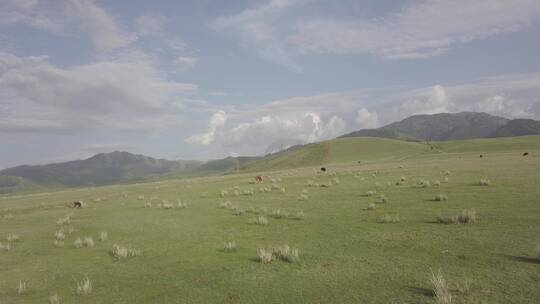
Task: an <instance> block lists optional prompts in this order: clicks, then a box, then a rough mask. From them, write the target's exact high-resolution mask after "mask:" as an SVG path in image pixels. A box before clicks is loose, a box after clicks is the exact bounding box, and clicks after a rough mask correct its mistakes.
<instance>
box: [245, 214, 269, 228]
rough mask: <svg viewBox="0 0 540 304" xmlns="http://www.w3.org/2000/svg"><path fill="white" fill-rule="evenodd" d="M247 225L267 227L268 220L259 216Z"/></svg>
mask: <svg viewBox="0 0 540 304" xmlns="http://www.w3.org/2000/svg"><path fill="white" fill-rule="evenodd" d="M249 223H250V224H255V225H261V226H266V225H268V218H267V217H266V216H264V215H259V216H258V217H256V218H254V219H251V220H250V221H249Z"/></svg>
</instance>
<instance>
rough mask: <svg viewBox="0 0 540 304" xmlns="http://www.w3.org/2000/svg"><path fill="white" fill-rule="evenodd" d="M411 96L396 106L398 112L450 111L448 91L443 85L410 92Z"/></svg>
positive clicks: (432, 112) (425, 112)
mask: <svg viewBox="0 0 540 304" xmlns="http://www.w3.org/2000/svg"><path fill="white" fill-rule="evenodd" d="M409 95H412V96H411V97H408V96H407V97H405V98H406V99H405V100H404V101H403V102H402V103H400V104H399V105H398V106H397V109H396V111H398V112H399V113H413V114H435V113H443V112H450V110H451V105H450V99H449V97H448V93H447V92H446V89H445V88H444V87H443V86H440V85H435V86H433V87H431V88H427V89H420V90H417V91H414V92H411V94H409Z"/></svg>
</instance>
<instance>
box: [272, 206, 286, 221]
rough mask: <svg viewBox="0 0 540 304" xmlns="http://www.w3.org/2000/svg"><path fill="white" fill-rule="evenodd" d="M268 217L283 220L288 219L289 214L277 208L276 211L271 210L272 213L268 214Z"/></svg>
mask: <svg viewBox="0 0 540 304" xmlns="http://www.w3.org/2000/svg"><path fill="white" fill-rule="evenodd" d="M270 216H271V217H273V218H275V219H283V218H288V217H289V213H288V212H286V211H282V210H281V209H279V208H278V209H274V210H272V212H270Z"/></svg>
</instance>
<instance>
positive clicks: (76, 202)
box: [73, 201, 82, 208]
mask: <svg viewBox="0 0 540 304" xmlns="http://www.w3.org/2000/svg"><path fill="white" fill-rule="evenodd" d="M81 207H82V202H81V201H75V202H73V208H81Z"/></svg>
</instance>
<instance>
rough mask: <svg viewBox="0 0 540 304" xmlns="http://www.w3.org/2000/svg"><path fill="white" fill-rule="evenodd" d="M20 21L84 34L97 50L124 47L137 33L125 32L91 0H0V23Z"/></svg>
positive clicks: (58, 32)
mask: <svg viewBox="0 0 540 304" xmlns="http://www.w3.org/2000/svg"><path fill="white" fill-rule="evenodd" d="M17 23H22V24H26V25H28V26H30V27H33V28H36V29H39V30H44V31H47V32H49V33H52V34H55V35H77V34H78V32H80V33H83V34H85V35H87V36H88V37H89V38H90V40H91V41H92V44H93V45H94V48H95V49H96V50H98V51H110V50H114V49H117V48H121V47H125V46H128V45H130V44H131V43H133V42H135V41H136V40H137V35H135V34H134V33H130V32H128V31H126V30H125V29H124V28H123V27H122V26H121V25H120V24H119V23H118V22H117V21H116V20H115V19H114V18H113V17H112V16H111V15H109V14H108V13H107V12H106V11H105V10H104V9H103V8H102V7H100V6H98V5H97V4H96V3H95V2H94V1H92V0H63V1H53V2H47V1H33V0H4V1H1V3H0V26H1V25H10V24H17ZM74 30H76V31H78V32H74Z"/></svg>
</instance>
